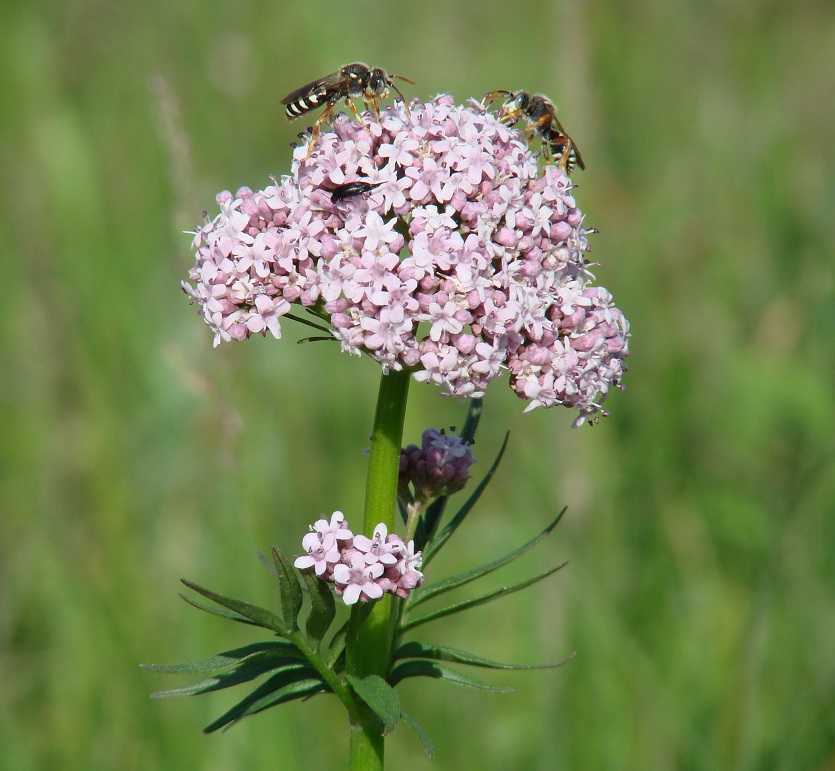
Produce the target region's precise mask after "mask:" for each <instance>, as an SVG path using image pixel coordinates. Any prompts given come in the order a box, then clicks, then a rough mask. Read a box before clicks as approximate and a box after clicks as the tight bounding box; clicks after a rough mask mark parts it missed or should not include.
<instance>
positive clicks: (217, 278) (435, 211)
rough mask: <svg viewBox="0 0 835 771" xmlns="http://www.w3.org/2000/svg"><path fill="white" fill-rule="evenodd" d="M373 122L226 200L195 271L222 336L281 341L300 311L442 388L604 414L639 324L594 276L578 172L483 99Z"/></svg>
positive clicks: (198, 294)
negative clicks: (631, 323) (544, 161)
mask: <svg viewBox="0 0 835 771" xmlns="http://www.w3.org/2000/svg"><path fill="white" fill-rule="evenodd" d="M363 121H364V124H365V125H359V124H358V123H357V122H355V121H354V120H352V119H351V118H349V117H348V116H347V115H345V114H340V115H338V116H336V117H335V118H334V119H333V128H332V130H331V131H329V132H325V133H323V134H321V136H320V138H319V140H318V141H317V143H316V145H315V149H314V152H313V153H312V154H311V156H310V157H309V158H307V159H305V157H304V156H305V155H306V144H307V143H306V142H303V143H302V146H301V147H298V148H296V150H295V153H294V160H293V165H292V169H291V172H292V173H291V174H290V175H289V176H285V177H282V178H281V179H280V180H273V182H274V184H272V185H270V186H268V187H266V188H265V189H264V190H263V191H257V192H253V191H252V190H250V189H249V188H241V189H240V190H238V191H237V193H236V194H235V195H232V194H231V193H230V192H228V191H227V192H223V193H221V194H220V195H218V197H217V201H218V204H219V205H220V213H219V214H218V215H217V216H216V217H215V218H214V219H213V220H211V221H210V222H207V223H206V224H205V225H204V226H203V227H201V228H199V229H198V230H197V231H196V232H195V237H194V248H195V249H196V251H197V259H196V264H195V266H194V267H193V268H192V269H191V271H190V273H189V276H190V278H191V280H192V281H193V282H194V285H192V284H189V283H186V282H183V288H184V289H185V291H186V293H187V294H188V295H189V297H190V298H191V300H192V301H194V302H196V303H197V304H198V306H199V308H200V313H201V314H202V315H203V317H204V319H205V321H206V323H207V324H208V325H209V327H210V328H211V329H212V330H213V331H214V333H215V345H217V344H218V343H219V342H220V341H222V340H223V341H230V340H241V339H244V338H246V337H249V336H250V335H252V334H255V333H260V334H264V335H265V334H266V333H267V332H270V333H271V334H272V335H273V336H274V337H276V338H278V337H280V336H281V317H282V316H285V315H286V314H287V313H289V312H290V311H291V309H292V308H293V307H294V306H297V307H299V306H300V307H303V308H306V309H307V310H309V311H310V312H311V313H313V314H315V315H316V316H317V317H318V318H319V319H321V320H323V321H324V322H325V323H326V324H327V325H328V327H329V329H330V331H331V333H332V334H333V335H334V336H335V337H336V338H337V339H338V340H339V341H340V342H341V346H342V350H343V351H346V352H348V353H350V354H354V355H360V354H361V353H366V354H369V355H370V356H372V357H373V358H374V359H376V360H377V361H378V362H379V363H380V364H381V365H382V367H383V370H384V371H386V372H387V371H389V370H390V369H394V370H400V369H402V368H408V369H410V370H412V371H413V372H414V377H415V379H416V380H419V381H429V382H432V383H435V384H436V385H438V386H440V387H441V389H442V390H443V392H444V393H446V394H449V395H454V396H458V397H478V396H481V395H482V394H483V392H484V389H485V388H486V387H487V385H488V384H489V383H490V382H491V381H492V380H493V379H494V378H496V377H498V376H500V375H502V374H503V372H507V373H509V380H510V386H511V388H512V389H513V390H514V391H515V392H516V393H517V394H518V395H519V396H520V397H521V398H523V399H526V400H528V401H529V406H528V408H527V409H528V410H530V409H533V408H535V407H551V406H554V405H557V404H560V405H565V406H567V407H571V408H574V409H576V410H578V411H579V416H578V419H577V421H575V423H576V424H580V423H582V422H583V421H584V420H585V419H586V418H588V417H590V416H594V415H596V414H597V413H600V412H602V408H601V406H600V404H601V402H603V400H604V399H605V398H606V396H607V395H608V393H609V391H610V389H611V388H612V387H619V385H620V379H621V375H622V373H623V371H624V365H623V363H624V359H625V357H626V356H627V355H628V346H627V338H628V324H627V321H626V319H625V318H624V316H623V315H622V314H621V312H620V311H619V310H618V309H617V308H616V307H615V306H614V305H613V303H612V297H611V295H610V294H609V293H608V292H607V291H606V290H605V289H602V288H600V287H595V286H591V285H590V281H591V279H592V278H593V276H592V275H591V273H590V272H589V270H588V265H589V263H588V261H587V260H586V259H585V256H584V255H585V253H586V252H587V251H588V250H589V246H588V240H587V235H588V234H589V233H590V232H593V231H592V230H590V229H588V228H585V227H584V225H583V214H582V213H581V212H580V210H579V209H578V208H577V206H576V204H575V201H574V198H573V196H572V194H571V191H572V184H571V182H570V180H569V178H568V177H567V176H566V175H565V174H564V173H563V172H562V171H561V170H560V169H559V168H557V167H556V166H554V165H546V166H545V168H544V171H543V170H542V169H541V168H540V165H539V153H534V152H532V151H531V150H530V149H529V147H528V143H527V141H526V137H525V135H524V134H523V133H521V132H520V131H518V130H517V129H515V128H513V127H510V126H507V125H504V124H503V123H502V122H501V121H500V120H499V119H498V117H497V116H496V115H495V114H493V113H491V112H489V111H487V110H486V109H485V107H484V106H483V105H481V104H479V103H476V102H472V103H471V104H469V105H467V106H464V107H461V106H456V105H455V104H454V102H453V100H452V98H451V97H449V96H446V95H441V96H438V97H436V98H435V99H434V100H432V101H431V102H428V103H425V104H423V103H414V104H413V105H412V106H411V111H410V114H408V115H407V113H406V111H405V110H404V108H403V106H402V105H396V106H389V107H387V108H386V109H385V110H384V111H383V112H382V113H381V114H380V115H379V116H375V115H374V114H372V113H371V112H366V113H365V114H364V115H363ZM357 183H359V184H357ZM334 191H337V193H338V194H333V193H334ZM603 414H605V413H603Z"/></svg>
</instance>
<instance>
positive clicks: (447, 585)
mask: <svg viewBox="0 0 835 771" xmlns="http://www.w3.org/2000/svg"><path fill="white" fill-rule="evenodd" d="M565 512H566V509H563V510H562V511H561V512H560V513H559V514H558V515H557V518H556V519H555V520H554V521H553V522H552V523H551V524H550V525H548V527H546V528H545V529H544V530H543V531H542V532H541V533H539V534H538V535H536V536H535V537H534V538H532V539H531V540H530V541H528V542H527V543H526V544H523V545H522V546H520V547H519V548H518V549H516V550H515V551H512V552H510V554H506V555H505V556H504V557H499V558H498V559H496V560H493V561H492V562H488V563H487V564H486V565H481V566H480V567H477V568H473V569H472V570H465V571H463V572H462V573H457V574H456V575H454V576H450V577H449V578H445V579H444V580H443V581H436V582H435V583H432V584H428V585H425V586H422V587H420V589H418V590H417V592H416V593H415V596H414V599H413V600H411V601H410V602H409V608H410V609H411V608H414V607H417V606H418V605H420V604H421V603H422V602H426V601H427V600H429V599H432V598H433V597H437V596H438V595H440V594H443V593H444V592H448V591H450V590H452V589H457V588H458V587H459V586H464V584H468V583H470V581H475V580H476V579H477V578H481V577H482V576H486V575H487V574H488V573H492V572H493V571H494V570H498V568H500V567H502V566H503V565H507V564H508V563H509V562H512V561H513V560H515V559H516V558H517V557H520V556H521V555H523V554H524V553H525V552H526V551H528V550H529V549H531V548H533V547H534V546H536V544H538V543H539V542H540V541H541V540H542V539H543V538H545V536H546V535H548V533H550V532H551V531H552V530H553V529H554V528H555V527H556V526H557V524H558V523H559V521H560V520H561V519H562V515H563V514H565Z"/></svg>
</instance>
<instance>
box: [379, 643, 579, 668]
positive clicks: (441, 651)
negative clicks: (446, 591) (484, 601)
mask: <svg viewBox="0 0 835 771" xmlns="http://www.w3.org/2000/svg"><path fill="white" fill-rule="evenodd" d="M574 655H575V654H573V653H572V654H571V655H570V656H568V657H567V658H565V659H563V660H562V661H555V662H551V663H547V664H504V663H502V662H501V661H492V660H491V659H485V658H483V657H482V656H477V655H476V654H475V653H469V652H467V651H461V650H458V649H457V648H447V647H445V646H443V645H431V644H428V643H422V642H417V641H413V642H407V643H406V644H405V645H401V646H400V647H399V648H398V649H397V651H396V652H395V654H394V659H395V660H399V659H435V660H437V661H453V662H455V663H456V664H469V665H470V666H472V667H487V668H488V669H551V668H553V667H560V666H562V665H563V664H565V663H566V662H567V661H570V660H571V659H573V658H574Z"/></svg>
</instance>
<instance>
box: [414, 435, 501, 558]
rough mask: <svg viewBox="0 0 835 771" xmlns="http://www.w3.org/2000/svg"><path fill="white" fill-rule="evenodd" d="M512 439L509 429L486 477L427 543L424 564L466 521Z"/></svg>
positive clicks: (424, 551)
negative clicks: (445, 524)
mask: <svg viewBox="0 0 835 771" xmlns="http://www.w3.org/2000/svg"><path fill="white" fill-rule="evenodd" d="M509 439H510V432H509V431H508V432H507V433H506V434H505V436H504V441H503V442H502V446H501V448H500V449H499V454H498V455H497V456H496V460H494V461H493V465H492V466H490V470H489V471H488V472H487V473H486V474H485V475H484V479H482V480H481V482H479V483H478V486H477V487H476V488H475V490H473V493H472V495H471V496H470V497H469V498H468V499H467V502H466V503H465V504H464V505H463V506H462V507H461V508H460V509H459V510H458V513H457V514H456V515H455V516H454V517H453V518H452V519H451V520H450V521H449V524H447V526H446V527H445V528H444V529H443V530H441V532H440V533H439V534H438V536H437V538H434V539H433V540H432V541H431V542H430V543H429V544H427V546H426V548H425V549H424V550H423V566H424V567H426V565H428V564H429V560H431V559H432V557H434V556H435V554H437V553H438V550H439V549H440V548H441V547H442V546H443V545H444V544H445V543H446V542H447V541H448V540H449V537H450V536H451V535H452V534H453V533H454V532H455V531H456V530H457V529H458V526H459V525H460V524H461V523H462V522H463V521H464V519H465V518H466V516H467V514H469V513H470V510H471V509H472V508H473V506H475V504H476V502H477V501H478V499H479V498H480V497H481V494H482V493H483V492H484V490H485V488H486V487H487V485H488V484H489V483H490V480H491V479H492V478H493V474H495V473H496V469H497V468H498V466H499V462H500V461H501V459H502V456H503V455H504V451H505V448H506V447H507V442H508V440H509Z"/></svg>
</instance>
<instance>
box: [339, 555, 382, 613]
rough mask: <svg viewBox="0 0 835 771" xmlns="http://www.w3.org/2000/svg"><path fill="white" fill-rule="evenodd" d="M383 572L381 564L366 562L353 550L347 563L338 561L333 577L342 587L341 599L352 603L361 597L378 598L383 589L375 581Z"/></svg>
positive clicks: (366, 598)
mask: <svg viewBox="0 0 835 771" xmlns="http://www.w3.org/2000/svg"><path fill="white" fill-rule="evenodd" d="M382 574H383V565H382V564H381V563H379V562H375V563H373V564H371V565H369V564H367V563H366V561H365V560H364V559H363V557H362V555H361V554H360V553H359V552H354V553H353V554H352V555H351V557H350V561H349V563H348V564H347V565H346V564H345V563H340V564H338V565H336V566H335V567H334V569H333V577H334V580H335V581H336V583H337V585H338V586H339V587H341V588H342V599H343V601H344V602H345V604H346V605H353V604H354V603H355V602H356V601H357V600H359V599H360V598H361V597H365V600H366V601H368V600H379V599H380V597H382V596H383V590H382V589H381V588H380V586H379V584H377V583H376V579H378V578H379V577H380V576H381V575H382Z"/></svg>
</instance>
